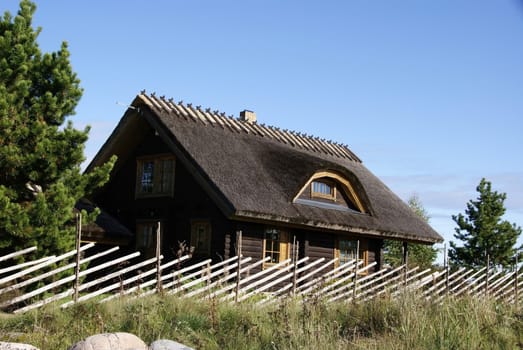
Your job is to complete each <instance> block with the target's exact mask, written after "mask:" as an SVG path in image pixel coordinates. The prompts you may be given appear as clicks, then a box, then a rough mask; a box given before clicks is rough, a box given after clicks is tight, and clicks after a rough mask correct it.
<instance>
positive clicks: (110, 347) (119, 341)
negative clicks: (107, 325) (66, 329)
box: [69, 332, 149, 350]
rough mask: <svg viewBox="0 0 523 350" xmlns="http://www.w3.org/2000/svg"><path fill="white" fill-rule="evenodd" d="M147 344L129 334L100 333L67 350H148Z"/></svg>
mask: <svg viewBox="0 0 523 350" xmlns="http://www.w3.org/2000/svg"><path fill="white" fill-rule="evenodd" d="M148 349H149V348H148V347H147V344H145V343H144V342H143V340H141V339H140V338H138V337H137V336H135V335H134V334H131V333H123V332H117V333H102V334H96V335H92V336H90V337H87V338H85V340H82V341H80V342H78V343H76V344H74V345H73V346H72V347H70V348H69V350H148Z"/></svg>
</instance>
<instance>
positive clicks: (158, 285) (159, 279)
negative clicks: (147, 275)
mask: <svg viewBox="0 0 523 350" xmlns="http://www.w3.org/2000/svg"><path fill="white" fill-rule="evenodd" d="M161 239H162V234H161V227H160V221H158V226H157V227H156V292H157V293H158V294H161V293H162V269H161V268H160V255H161V251H162V245H161Z"/></svg>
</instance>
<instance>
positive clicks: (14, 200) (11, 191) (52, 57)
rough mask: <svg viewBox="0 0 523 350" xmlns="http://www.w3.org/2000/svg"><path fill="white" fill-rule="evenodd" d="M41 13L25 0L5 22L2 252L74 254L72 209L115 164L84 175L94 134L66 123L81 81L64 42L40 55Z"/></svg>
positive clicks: (0, 85) (0, 48)
mask: <svg viewBox="0 0 523 350" xmlns="http://www.w3.org/2000/svg"><path fill="white" fill-rule="evenodd" d="M35 10H36V6H35V4H34V3H32V2H30V1H29V0H22V1H21V2H20V9H19V11H18V14H17V16H15V17H14V18H13V17H12V16H11V14H10V13H9V12H6V13H5V14H4V16H3V17H2V18H0V252H6V251H15V250H18V249H22V248H24V247H28V246H32V245H37V246H38V252H39V254H38V255H39V256H43V255H49V254H52V253H58V254H60V253H64V252H65V251H67V250H69V249H71V248H73V246H74V237H75V236H74V229H73V227H74V222H73V215H74V212H73V209H74V205H75V203H76V201H77V200H78V199H79V198H81V197H83V196H84V195H85V194H86V192H88V191H91V190H92V189H94V188H96V187H98V186H101V185H102V184H103V183H104V182H105V181H107V180H108V177H109V172H110V170H111V168H112V164H113V162H114V161H111V162H108V163H107V164H105V165H104V166H102V167H100V168H98V169H97V170H96V171H94V172H92V173H90V174H88V175H83V174H82V173H81V169H80V165H81V163H82V161H83V160H84V156H83V150H84V143H85V142H86V141H87V137H88V132H89V128H86V129H84V130H76V129H74V127H73V124H72V122H71V121H70V120H68V119H67V118H68V117H69V116H71V115H73V114H74V109H75V107H76V105H77V103H78V101H79V100H80V97H81V95H82V89H81V88H80V85H79V84H80V81H79V79H78V78H77V77H76V74H75V73H74V72H73V71H72V67H71V65H70V62H69V51H68V49H67V44H66V43H65V42H64V43H62V46H61V48H60V50H58V51H57V52H52V53H44V54H42V53H41V52H40V49H39V46H38V44H37V42H36V39H37V37H38V34H39V32H40V28H38V29H33V27H32V23H31V22H32V17H33V14H34V12H35ZM66 121H67V123H66Z"/></svg>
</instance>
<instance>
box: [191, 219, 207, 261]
mask: <svg viewBox="0 0 523 350" xmlns="http://www.w3.org/2000/svg"><path fill="white" fill-rule="evenodd" d="M191 248H194V254H195V255H199V256H202V255H203V256H209V255H211V223H210V222H209V221H208V220H193V221H192V222H191Z"/></svg>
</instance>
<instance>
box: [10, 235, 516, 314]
mask: <svg viewBox="0 0 523 350" xmlns="http://www.w3.org/2000/svg"><path fill="white" fill-rule="evenodd" d="M93 247H94V244H92V243H90V244H86V245H83V246H81V247H79V249H78V253H77V250H73V251H70V252H68V253H65V254H63V255H60V256H50V257H46V258H43V259H38V260H34V261H28V262H25V263H23V264H14V265H12V266H7V267H5V268H1V269H0V308H1V309H2V310H3V311H6V312H13V313H22V312H26V311H29V310H32V309H35V308H39V307H41V306H43V305H46V304H50V303H56V305H60V307H62V308H67V307H69V306H71V305H74V304H75V303H79V302H83V301H86V300H91V299H94V300H96V301H97V302H100V303H103V302H106V301H109V300H111V299H115V298H120V297H124V296H127V297H128V298H141V297H146V296H148V295H151V294H154V293H163V294H173V295H178V296H180V297H185V298H201V299H209V298H213V299H217V300H220V301H226V302H231V303H234V302H243V301H246V300H251V302H253V303H256V304H258V305H263V304H272V303H277V302H279V301H280V300H281V299H282V298H288V297H295V298H298V299H299V300H304V301H306V300H310V299H311V298H322V299H323V300H326V301H329V302H334V301H345V302H365V301H367V300H370V299H372V298H377V297H380V296H385V295H386V296H389V297H395V296H397V295H400V294H401V293H404V292H413V293H416V295H418V296H420V297H423V298H426V299H427V300H434V301H436V302H438V301H441V300H442V299H443V298H445V297H449V296H453V297H459V296H463V295H468V296H472V297H477V298H489V299H493V300H496V301H500V302H506V303H512V304H516V305H517V304H518V303H519V302H520V301H521V296H520V295H519V290H520V289H521V285H522V282H521V281H520V280H519V271H518V269H514V270H513V271H511V272H507V271H495V270H493V269H488V268H487V267H485V268H483V269H479V270H471V269H465V268H460V269H458V270H455V271H451V270H450V269H449V268H448V267H447V268H444V269H443V270H440V271H434V270H431V269H426V270H423V271H420V269H419V268H418V267H410V266H405V265H403V266H399V267H397V268H390V269H382V270H379V271H377V272H373V267H374V266H375V265H374V264H369V265H367V266H361V261H351V262H348V263H345V264H338V261H337V259H332V260H326V259H323V258H322V259H316V260H314V261H312V260H311V259H309V258H308V257H305V258H301V259H298V258H297V254H296V255H294V258H293V259H287V260H285V261H282V262H281V263H279V264H268V258H266V259H264V260H256V259H252V258H250V257H241V256H240V257H238V256H235V257H232V258H230V259H227V260H224V261H221V262H218V263H213V262H212V261H211V259H208V260H204V261H199V262H193V263H191V259H190V257H189V256H188V255H184V256H180V257H179V258H177V259H174V260H171V261H168V262H165V261H163V257H162V256H161V255H158V256H156V257H153V258H150V259H140V253H139V252H135V253H132V254H126V255H118V251H119V248H118V247H114V248H111V249H107V250H104V251H100V252H97V253H95V254H90V255H89V254H86V252H87V251H88V250H89V249H92V248H93ZM35 250H36V247H32V248H28V249H25V250H23V251H19V252H17V253H13V254H9V255H6V256H2V257H0V262H1V263H3V264H4V265H5V264H6V261H9V260H10V259H13V258H16V257H17V256H20V255H25V254H30V253H31V252H33V251H35ZM84 255H85V256H86V257H85V258H83V257H82V256H84ZM26 260H27V259H26ZM70 260H71V261H72V262H69V263H68V261H70ZM100 260H102V261H104V262H98V261H100ZM53 266H60V267H58V268H53ZM262 267H263V268H262Z"/></svg>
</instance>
